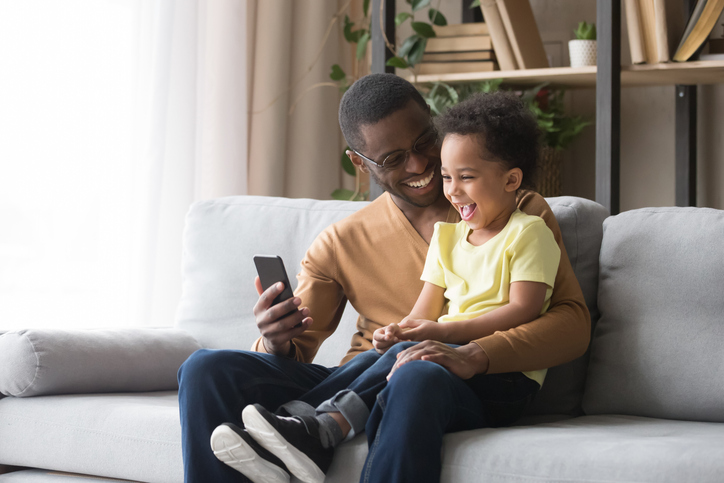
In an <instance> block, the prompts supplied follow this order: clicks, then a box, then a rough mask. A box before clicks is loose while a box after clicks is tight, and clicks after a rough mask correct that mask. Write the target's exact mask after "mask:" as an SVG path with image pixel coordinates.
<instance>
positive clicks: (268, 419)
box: [241, 404, 334, 483]
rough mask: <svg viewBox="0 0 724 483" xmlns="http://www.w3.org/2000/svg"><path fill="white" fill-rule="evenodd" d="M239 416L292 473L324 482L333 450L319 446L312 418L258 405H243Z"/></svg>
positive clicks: (309, 482) (316, 424) (306, 481)
mask: <svg viewBox="0 0 724 483" xmlns="http://www.w3.org/2000/svg"><path fill="white" fill-rule="evenodd" d="M241 418H242V419H243V420H244V426H245V427H246V430H247V431H248V432H249V434H251V436H252V437H253V438H254V439H255V440H257V442H258V443H259V444H260V445H262V446H263V447H264V448H266V449H267V450H269V451H271V452H272V453H274V455H276V456H277V457H278V458H279V459H280V460H282V461H283V462H284V464H286V465H287V468H288V469H289V471H290V472H291V473H292V474H293V475H294V476H296V477H297V478H299V479H300V480H302V481H303V482H304V483H322V482H323V481H324V475H325V473H327V470H329V466H330V465H331V464H332V457H333V456H334V449H333V448H324V447H323V446H322V441H321V440H320V438H319V422H318V421H317V420H316V419H315V418H313V417H309V416H293V417H291V418H286V417H283V416H277V415H275V414H272V413H270V412H269V411H267V410H266V409H264V408H263V407H262V406H260V405H259V404H253V405H249V406H247V407H245V408H244V411H242V413H241Z"/></svg>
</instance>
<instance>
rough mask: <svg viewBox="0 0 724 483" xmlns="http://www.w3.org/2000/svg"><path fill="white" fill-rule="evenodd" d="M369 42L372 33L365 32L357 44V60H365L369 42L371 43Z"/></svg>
mask: <svg viewBox="0 0 724 483" xmlns="http://www.w3.org/2000/svg"><path fill="white" fill-rule="evenodd" d="M369 40H370V33H369V32H368V31H366V30H365V31H364V33H363V34H362V36H361V37H360V38H359V42H357V60H360V59H362V58H364V56H365V52H367V42H369Z"/></svg>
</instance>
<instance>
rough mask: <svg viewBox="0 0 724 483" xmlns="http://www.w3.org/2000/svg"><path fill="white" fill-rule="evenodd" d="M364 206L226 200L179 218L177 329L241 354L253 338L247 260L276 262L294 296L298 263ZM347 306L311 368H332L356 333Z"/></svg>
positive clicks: (253, 273) (251, 282) (268, 199)
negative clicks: (182, 221) (181, 227)
mask: <svg viewBox="0 0 724 483" xmlns="http://www.w3.org/2000/svg"><path fill="white" fill-rule="evenodd" d="M366 204H367V203H364V202H351V201H318V200H309V199H288V198H274V197H267V196H232V197H226V198H219V199H215V200H208V201H200V202H197V203H194V204H193V205H192V206H191V209H190V210H189V213H188V214H187V216H186V227H185V230H184V251H183V263H182V271H183V288H182V295H181V301H180V303H179V307H178V310H177V313H176V327H179V328H182V329H186V330H187V331H189V332H190V333H191V334H192V335H194V337H196V339H197V340H198V341H199V342H200V343H201V345H202V346H204V347H206V348H211V349H244V350H248V349H250V348H251V345H252V344H253V343H254V341H255V340H256V339H257V338H258V337H259V329H257V327H256V323H255V321H254V314H253V313H252V309H253V308H254V304H255V303H256V301H257V299H258V296H257V294H256V290H255V289H254V277H256V268H255V267H254V261H253V256H254V255H279V256H280V257H281V258H282V260H284V265H285V268H286V270H287V274H288V276H289V281H290V282H291V284H292V286H293V288H296V286H297V279H296V274H297V273H299V271H300V264H301V261H302V257H303V256H304V253H305V252H306V250H307V248H308V247H309V245H311V244H312V242H313V241H314V239H315V238H316V236H317V235H318V234H319V233H320V232H321V231H322V230H323V229H324V228H326V227H327V226H329V225H331V224H332V223H334V222H336V221H338V220H341V219H342V218H344V217H346V216H348V215H350V214H351V213H354V212H355V211H356V210H358V209H360V208H362V207H363V206H365V205H366ZM356 320H357V314H356V312H355V311H354V309H353V308H352V306H351V305H349V304H348V305H347V308H346V310H345V313H344V315H343V317H342V321H341V322H340V324H339V327H338V328H337V331H336V332H335V333H334V335H332V337H330V339H328V340H327V341H325V343H324V344H323V346H322V348H321V349H320V351H319V353H318V354H317V357H316V358H315V362H316V363H319V364H324V365H328V366H334V365H337V364H339V361H340V360H341V359H342V357H344V355H345V354H346V353H347V349H348V348H349V345H350V341H351V339H352V335H353V334H354V332H355V330H356V329H355V327H356V323H355V322H356Z"/></svg>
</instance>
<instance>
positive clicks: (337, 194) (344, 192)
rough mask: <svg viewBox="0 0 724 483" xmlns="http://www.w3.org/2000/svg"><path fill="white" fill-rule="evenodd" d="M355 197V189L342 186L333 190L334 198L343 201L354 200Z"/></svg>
mask: <svg viewBox="0 0 724 483" xmlns="http://www.w3.org/2000/svg"><path fill="white" fill-rule="evenodd" d="M353 197H354V191H352V190H348V189H345V188H340V189H336V190H334V191H332V198H333V199H335V200H341V201H352V198H353Z"/></svg>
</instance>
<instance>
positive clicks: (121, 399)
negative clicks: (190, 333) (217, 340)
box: [0, 391, 183, 483]
mask: <svg viewBox="0 0 724 483" xmlns="http://www.w3.org/2000/svg"><path fill="white" fill-rule="evenodd" d="M0 463H2V464H6V465H13V466H24V467H31V468H33V467H34V468H45V469H49V470H57V471H67V472H71V473H82V474H90V475H98V476H102V477H110V478H121V479H127V480H133V481H142V482H152V483H156V482H158V483H163V482H167V483H171V482H180V481H183V465H182V461H181V425H180V423H179V413H178V396H177V393H176V392H175V391H173V392H151V393H135V394H133V393H127V394H87V395H73V396H65V395H64V396H41V397H34V398H14V397H7V398H4V399H2V400H0Z"/></svg>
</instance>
